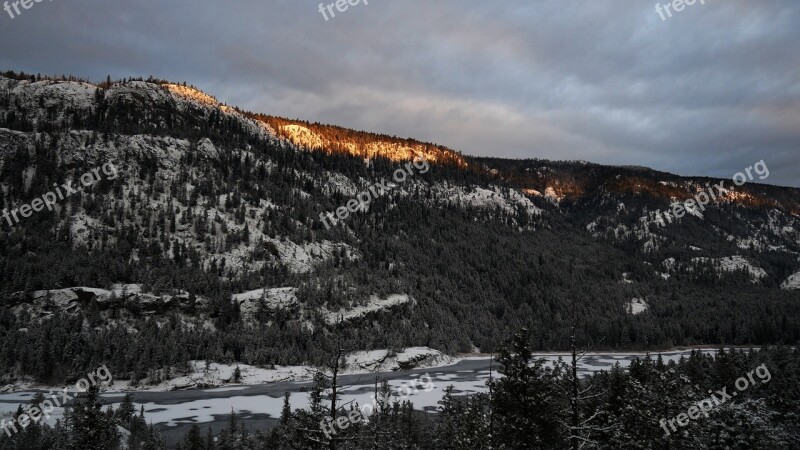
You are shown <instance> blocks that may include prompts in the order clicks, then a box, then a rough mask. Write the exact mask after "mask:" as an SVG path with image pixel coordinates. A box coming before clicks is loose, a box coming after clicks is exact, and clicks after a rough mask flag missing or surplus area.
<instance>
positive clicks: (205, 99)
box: [163, 84, 219, 106]
mask: <svg viewBox="0 0 800 450" xmlns="http://www.w3.org/2000/svg"><path fill="white" fill-rule="evenodd" d="M163 86H164V87H165V88H166V89H167V90H168V91H169V92H171V93H172V94H173V95H175V96H178V97H181V98H184V99H187V100H191V101H193V102H196V103H200V104H203V105H209V106H218V105H219V102H218V101H217V99H216V98H214V97H212V96H210V95H208V94H206V93H205V92H203V91H201V90H199V89H195V88H193V87H187V86H181V85H179V84H165V85H163Z"/></svg>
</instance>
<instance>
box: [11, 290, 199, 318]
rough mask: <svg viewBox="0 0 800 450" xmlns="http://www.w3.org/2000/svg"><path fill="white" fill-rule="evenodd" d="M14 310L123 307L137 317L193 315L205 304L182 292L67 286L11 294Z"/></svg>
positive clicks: (72, 310)
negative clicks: (171, 312) (162, 292)
mask: <svg viewBox="0 0 800 450" xmlns="http://www.w3.org/2000/svg"><path fill="white" fill-rule="evenodd" d="M10 300H11V304H12V306H14V307H15V308H16V309H18V310H19V309H22V308H25V307H27V308H28V309H29V310H31V311H33V312H34V313H36V315H37V316H39V317H46V316H50V315H52V314H55V313H62V314H75V313H78V312H80V311H82V310H83V309H88V308H90V307H91V305H92V304H94V305H96V306H97V308H98V309H99V310H106V309H110V308H123V309H126V310H127V311H129V312H131V313H133V314H137V315H145V316H147V315H153V314H160V313H165V312H168V311H184V312H193V311H198V310H203V309H204V308H205V306H206V305H207V304H208V301H207V300H206V299H205V298H202V297H194V296H192V295H190V294H189V293H188V292H186V291H177V292H174V293H171V294H160V295H156V294H152V293H145V292H142V286H141V285H138V284H116V285H114V286H113V288H112V289H111V290H106V289H98V288H91V287H71V288H65V289H53V290H49V291H33V292H15V293H14V294H12V295H11V296H10Z"/></svg>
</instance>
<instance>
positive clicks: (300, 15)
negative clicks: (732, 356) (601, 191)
mask: <svg viewBox="0 0 800 450" xmlns="http://www.w3.org/2000/svg"><path fill="white" fill-rule="evenodd" d="M328 1H329V2H330V0H328ZM497 3H500V4H497ZM663 3H666V0H665V1H664V2H663ZM655 4H656V1H655V0H653V1H652V2H647V1H641V2H635V3H633V2H629V1H624V0H612V1H604V2H597V1H588V0H587V1H583V2H564V1H559V0H555V1H539V2H525V1H521V0H519V1H518V0H513V1H504V2H489V1H475V0H440V1H437V2H430V1H423V0H405V1H402V2H389V1H387V0H370V2H369V5H366V6H365V5H362V4H360V5H358V6H354V7H351V8H350V9H349V10H348V11H346V12H345V13H338V14H337V16H336V17H335V18H333V19H331V20H329V21H327V22H326V21H325V20H324V19H323V17H322V15H321V14H320V13H319V12H318V11H317V8H318V5H319V2H313V1H308V0H278V1H269V2H264V1H256V0H239V1H237V2H219V1H217V2H209V1H206V0H194V1H188V0H173V1H170V2H164V1H156V0H145V1H140V2H136V3H128V2H121V1H119V0H105V1H100V0H74V1H72V0H71V1H69V2H66V1H59V0H55V1H52V2H49V1H42V2H41V3H35V4H34V6H33V7H32V8H31V9H30V10H25V11H23V14H22V15H20V16H19V17H16V18H15V19H13V20H12V19H10V18H9V17H8V15H5V12H3V11H0V14H2V15H0V24H2V26H0V39H1V40H0V42H3V51H2V53H0V67H2V68H4V69H5V68H7V69H14V70H24V71H26V72H34V73H35V72H41V73H48V74H62V73H66V74H74V75H80V76H85V77H90V78H92V79H96V80H101V79H104V78H105V76H106V75H107V74H110V75H111V76H112V77H115V78H119V77H127V76H148V75H154V76H158V77H161V78H168V79H172V80H175V81H184V80H185V81H187V82H189V83H192V84H194V85H196V86H198V87H200V88H202V89H204V90H206V91H208V92H209V93H211V94H213V95H215V96H216V97H217V98H219V99H220V100H221V101H224V102H227V103H228V104H233V105H239V106H241V107H243V108H246V109H250V110H253V111H258V112H265V113H269V114H277V115H283V116H289V117H297V118H302V119H307V120H311V121H320V122H326V123H333V124H337V125H342V126H346V127H350V128H355V129H364V130H369V131H376V132H385V133H389V134H396V135H400V136H409V137H415V138H419V139H423V140H427V141H434V142H437V143H441V144H443V145H447V146H449V147H452V148H455V149H457V150H461V151H463V152H464V153H467V154H474V155H492V156H504V157H515V158H534V157H539V158H551V159H585V160H589V161H594V162H598V163H607V164H636V165H644V166H650V167H653V168H655V169H659V170H665V171H671V172H676V173H680V174H685V175H711V176H719V177H730V176H731V175H732V174H733V173H735V172H738V171H739V170H741V169H742V168H744V167H747V166H749V165H751V164H753V163H754V162H756V161H759V160H761V159H764V160H765V161H766V162H767V164H768V165H769V166H770V169H771V176H770V178H769V179H768V180H766V181H768V182H770V183H774V184H780V185H791V186H800V181H799V180H798V177H797V175H796V174H797V173H798V168H800V152H799V151H798V150H800V148H799V147H800V70H798V69H800V46H799V45H798V42H800V28H798V27H797V26H796V25H797V23H800V4H798V3H797V2H796V1H793V0H772V1H769V2H751V1H746V0H725V1H722V0H706V2H705V5H701V4H700V3H699V2H698V3H696V4H695V5H694V6H688V7H686V8H685V9H684V10H683V11H681V12H679V13H676V14H674V16H673V17H672V18H670V19H668V20H666V21H662V20H661V19H660V17H659V15H658V14H657V13H656V11H655Z"/></svg>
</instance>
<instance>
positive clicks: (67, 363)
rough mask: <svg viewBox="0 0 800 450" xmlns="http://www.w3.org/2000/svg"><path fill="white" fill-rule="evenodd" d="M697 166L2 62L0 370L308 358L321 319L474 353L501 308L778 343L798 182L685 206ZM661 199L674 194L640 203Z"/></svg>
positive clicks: (536, 318) (792, 260) (614, 340)
mask: <svg viewBox="0 0 800 450" xmlns="http://www.w3.org/2000/svg"><path fill="white" fill-rule="evenodd" d="M754 163H755V162H754ZM764 163H765V166H764V167H767V166H766V164H767V163H768V161H765V162H764ZM743 169H744V168H743ZM398 171H399V172H398ZM92 173H93V174H94V177H92V176H89V177H88V178H86V179H87V180H89V179H92V180H94V181H93V182H91V183H84V182H83V179H84V178H83V176H84V175H85V174H92ZM759 173H760V172H759ZM400 175H402V177H401V176H400ZM767 179H768V178H767ZM754 181H760V179H759V178H758V177H756V178H755V179H754ZM720 182H726V183H727V186H732V182H731V180H717V179H710V178H698V177H680V176H677V175H672V174H668V173H663V172H658V171H654V170H651V169H648V168H641V167H618V166H617V167H613V166H602V165H597V164H592V163H588V162H583V161H547V160H508V159H498V158H484V157H473V156H466V155H463V154H461V153H459V152H457V151H454V150H451V149H448V148H446V147H443V146H440V145H435V144H431V143H424V142H419V141H415V140H413V139H404V138H397V137H394V136H386V135H380V134H375V133H366V132H359V131H353V130H348V129H344V128H340V127H335V126H329V125H321V124H311V123H308V122H303V121H299V120H290V119H284V118H279V117H275V116H267V115H262V114H256V113H251V112H247V111H242V110H240V109H238V108H234V107H230V106H227V105H223V104H220V103H219V102H218V101H217V100H216V99H215V98H214V97H213V96H211V95H208V94H206V93H203V92H201V91H200V90H198V89H196V88H193V87H191V86H187V85H186V84H178V83H170V82H167V81H164V80H156V79H149V80H142V79H138V80H134V79H128V80H121V81H116V82H112V81H111V80H107V81H106V82H104V83H91V82H88V81H86V80H78V79H51V78H42V77H41V76H30V75H24V74H17V73H13V72H7V73H5V74H4V76H2V77H0V186H2V191H0V209H3V210H4V211H5V212H8V213H9V215H8V216H5V215H4V218H3V220H2V228H1V229H0V269H2V270H0V297H1V298H2V309H3V310H2V311H0V314H1V315H0V317H2V318H3V320H2V325H0V336H1V337H2V340H1V341H0V342H2V351H0V367H2V371H3V373H2V374H0V376H2V377H3V378H4V379H14V378H15V377H20V376H23V375H26V376H32V377H35V378H37V379H40V380H60V379H62V378H63V377H64V376H65V375H69V374H71V373H73V371H77V370H80V368H82V366H84V365H85V366H87V367H88V366H93V364H94V361H95V360H96V361H101V360H102V362H103V363H105V362H108V361H111V363H110V364H109V368H110V369H111V370H112V371H113V372H114V373H115V374H127V376H129V377H131V378H133V379H135V380H142V379H148V380H150V381H153V380H154V379H155V378H161V377H168V376H170V375H169V373H170V368H172V367H186V365H187V364H188V361H189V360H197V359H208V360H214V361H219V362H233V361H236V362H241V363H244V364H251V365H271V364H304V363H311V364H313V363H319V362H320V361H323V360H324V358H326V357H327V355H329V354H330V352H331V351H332V349H333V347H334V345H336V344H334V342H333V341H334V340H336V341H337V342H339V343H342V344H343V345H344V346H345V347H346V348H349V349H352V350H363V349H366V350H368V349H394V350H402V349H403V348H406V347H414V346H421V347H430V348H433V349H437V350H440V351H443V352H446V353H456V352H472V351H478V350H480V351H484V352H492V351H494V350H496V349H497V348H498V346H499V345H500V343H501V342H502V340H503V339H504V338H506V337H507V336H508V335H510V334H511V333H513V332H515V331H516V330H518V329H520V328H523V327H526V328H528V329H529V330H531V345H532V348H533V349H536V350H549V349H563V348H566V347H568V345H569V330H570V327H571V325H572V324H576V325H577V328H578V330H580V331H579V336H578V338H579V339H580V340H581V342H586V343H588V344H589V345H591V346H593V347H594V348H595V349H603V348H615V349H633V348H637V349H656V348H666V347H672V346H678V345H680V346H683V345H697V344H710V345H712V344H739V345H746V344H753V345H767V344H779V343H783V344H793V343H796V342H797V340H798V339H799V338H800V323H799V320H800V319H798V318H799V317H800V294H799V293H798V291H797V289H798V287H800V284H798V282H797V280H798V277H800V260H799V259H798V255H799V254H800V220H799V219H800V217H799V216H798V214H800V190H798V189H794V188H785V187H776V186H769V185H765V184H758V183H756V182H750V183H747V184H744V185H743V186H741V187H736V188H735V190H733V191H728V192H724V193H721V192H720V194H721V195H719V196H715V199H714V200H713V201H711V202H710V203H709V204H708V205H707V206H705V207H704V208H699V207H697V205H695V206H694V207H692V206H691V205H687V203H686V201H687V200H689V199H690V198H692V197H694V196H696V195H697V194H698V193H699V192H701V191H703V190H707V189H709V186H713V185H716V184H718V183H720ZM70 184H71V185H72V186H73V188H74V187H80V189H77V191H76V192H74V193H70V192H69V191H68V190H67V188H66V187H64V185H70ZM65 194H69V195H65ZM62 197H63V198H62ZM37 199H40V200H37ZM367 199H368V201H367ZM48 200H51V201H49V202H48ZM673 202H678V203H679V204H681V205H683V206H684V210H685V212H686V214H685V215H683V217H681V218H677V217H676V218H674V219H666V220H663V219H662V222H663V225H662V224H661V223H660V222H659V217H663V216H656V213H657V212H658V211H662V212H663V211H670V210H672V209H673V208H672V207H671V203H673ZM25 205H27V206H25ZM31 210H33V211H34V212H31ZM12 211H13V212H15V213H16V214H17V215H16V216H15V215H13V214H11V212H12ZM26 213H30V214H26ZM328 214H330V215H328ZM337 215H338V217H337ZM331 216H333V218H331ZM344 216H346V217H344ZM6 217H7V218H6ZM15 217H16V218H18V219H20V220H18V221H17V220H15ZM54 337H57V340H58V346H56V345H55V344H54V339H55V338H54ZM333 337H335V338H336V339H333ZM117 349H129V350H128V351H125V352H122V351H116V350H117ZM38 361H52V363H48V364H42V363H40V362H38ZM112 366H113V367H112Z"/></svg>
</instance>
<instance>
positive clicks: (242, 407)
mask: <svg viewBox="0 0 800 450" xmlns="http://www.w3.org/2000/svg"><path fill="white" fill-rule="evenodd" d="M701 351H703V352H704V353H715V352H716V350H713V349H702V350H701ZM689 353H690V350H676V351H667V352H662V353H661V355H662V358H663V359H664V361H665V362H666V361H670V360H674V361H677V360H678V359H679V358H680V357H681V356H685V355H688V354H689ZM644 355H645V353H643V352H642V353H636V352H631V353H602V352H600V353H590V354H587V355H586V356H585V357H584V358H583V360H581V363H580V366H579V371H580V373H581V374H582V375H584V376H586V375H588V374H590V373H592V372H596V371H599V370H608V369H610V368H611V367H613V366H614V365H615V364H617V363H619V364H620V366H622V367H623V368H627V367H628V366H629V365H630V363H631V361H632V360H633V359H634V358H635V357H637V356H638V357H643V356H644ZM652 356H653V358H655V354H652ZM536 357H543V358H545V359H546V360H547V361H548V362H547V364H551V363H552V362H554V361H556V360H557V359H558V358H559V357H562V358H563V359H564V360H565V361H569V355H568V354H567V353H546V354H537V355H536ZM491 361H492V360H491V358H465V359H461V360H459V361H458V362H457V363H455V364H453V365H450V366H444V367H435V368H428V369H415V370H408V371H397V372H384V373H372V374H357V375H341V376H340V385H341V386H346V389H344V390H343V391H342V398H343V401H344V402H351V401H356V402H358V403H359V404H360V405H365V404H368V403H371V402H372V394H373V391H374V384H375V379H376V377H377V378H378V379H381V380H387V381H388V382H389V384H390V385H391V386H392V387H393V388H394V389H398V388H400V387H401V386H402V385H404V384H408V383H410V382H412V381H413V379H414V378H417V377H421V376H424V375H426V374H427V375H428V376H429V377H430V380H432V385H433V386H432V389H430V390H428V391H427V392H426V391H425V390H424V389H422V383H421V382H420V383H419V384H418V389H417V391H416V392H411V393H410V396H409V399H410V400H411V401H412V402H413V403H414V406H415V407H416V408H417V409H420V410H424V411H428V412H431V413H434V412H435V410H436V408H437V407H438V402H439V400H440V399H441V398H442V396H443V391H444V389H445V388H447V387H448V386H453V388H454V393H457V394H461V395H464V394H472V393H477V392H485V391H486V390H487V387H486V381H487V380H488V379H489V376H490V364H492V365H493V369H494V376H497V372H496V370H497V367H498V365H497V362H496V361H495V362H494V363H492V362H491ZM427 380H428V378H427V377H426V378H425V381H427ZM310 385H311V383H310V382H308V381H302V382H277V383H268V384H260V385H252V386H239V385H234V386H230V387H221V388H215V389H198V390H185V391H170V392H142V391H137V392H133V393H132V394H133V396H134V402H135V403H136V411H139V407H140V406H144V409H145V415H146V418H147V421H148V423H153V424H156V425H157V426H158V428H159V429H160V430H161V431H162V433H164V435H165V436H166V437H167V439H168V442H170V443H172V442H174V440H175V439H176V438H178V437H180V436H182V435H183V433H185V432H186V431H187V430H188V428H189V427H190V426H191V424H193V423H198V424H200V425H201V428H202V429H203V430H205V429H206V427H208V426H211V427H212V428H213V429H214V430H215V431H217V430H218V429H219V428H220V427H222V426H224V425H225V423H226V422H227V420H228V416H229V415H230V413H231V411H234V412H236V414H237V415H238V416H239V417H240V418H241V419H242V420H243V421H244V423H245V424H247V425H248V426H249V427H250V428H251V429H254V430H255V429H265V428H269V426H270V425H271V424H272V423H274V421H275V419H277V418H278V417H280V412H281V408H282V407H283V397H284V393H286V392H289V393H291V398H290V401H291V405H292V408H293V409H295V408H305V407H308V404H309V403H308V395H307V393H306V391H307V389H308V388H309V387H310ZM428 386H430V384H429V385H428ZM407 391H408V390H406V392H407ZM33 395H34V392H15V393H9V394H0V414H2V415H4V416H5V415H6V414H9V413H10V412H12V411H15V410H16V408H17V405H19V404H20V403H28V402H29V401H30V399H31V398H32V397H33ZM124 395H125V394H124V393H106V394H103V396H102V398H103V400H104V402H105V403H107V404H114V405H116V404H117V403H118V402H119V401H120V399H121V398H122V397H123V396H124ZM61 414H62V412H61V411H58V410H57V411H55V414H54V415H53V416H52V417H51V419H50V422H54V421H55V419H57V418H58V417H60V416H61Z"/></svg>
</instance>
